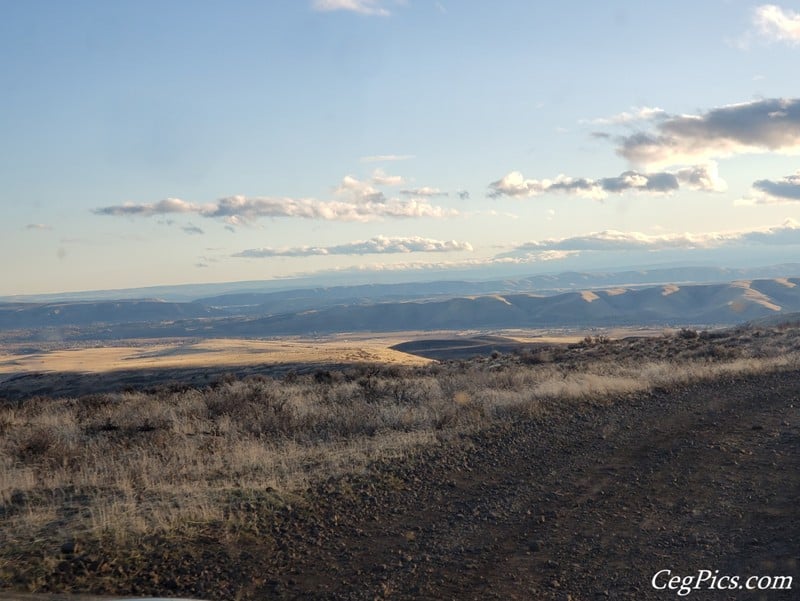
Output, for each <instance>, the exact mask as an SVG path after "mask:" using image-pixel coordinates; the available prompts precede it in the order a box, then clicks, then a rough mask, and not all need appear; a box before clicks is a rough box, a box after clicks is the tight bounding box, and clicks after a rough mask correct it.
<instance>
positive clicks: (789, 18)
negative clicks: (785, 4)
mask: <svg viewBox="0 0 800 601" xmlns="http://www.w3.org/2000/svg"><path fill="white" fill-rule="evenodd" d="M754 21H755V25H756V27H757V28H758V31H759V33H761V35H763V36H765V37H767V38H769V39H770V40H775V41H779V42H789V43H790V44H800V14H798V13H796V12H794V11H792V10H788V9H783V8H781V7H780V6H776V5H774V4H765V5H763V6H759V7H758V8H756V9H755V18H754Z"/></svg>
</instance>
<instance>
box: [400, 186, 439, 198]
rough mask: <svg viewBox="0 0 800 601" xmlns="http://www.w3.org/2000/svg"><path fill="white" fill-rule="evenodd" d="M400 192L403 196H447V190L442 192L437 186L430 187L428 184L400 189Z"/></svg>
mask: <svg viewBox="0 0 800 601" xmlns="http://www.w3.org/2000/svg"><path fill="white" fill-rule="evenodd" d="M400 194H402V195H403V196H448V194H447V192H442V191H441V190H440V189H439V188H430V187H428V186H423V187H422V188H413V189H410V190H400Z"/></svg>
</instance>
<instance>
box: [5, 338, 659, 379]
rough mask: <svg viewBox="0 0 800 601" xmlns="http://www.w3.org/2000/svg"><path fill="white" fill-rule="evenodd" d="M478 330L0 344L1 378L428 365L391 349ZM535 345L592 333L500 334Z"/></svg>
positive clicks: (574, 339) (420, 358)
mask: <svg viewBox="0 0 800 601" xmlns="http://www.w3.org/2000/svg"><path fill="white" fill-rule="evenodd" d="M664 331H665V330H664V329H663V328H657V329H641V328H618V329H613V330H608V331H607V332H605V335H606V336H607V337H608V338H611V339H616V338H622V337H625V336H653V335H659V334H662V333H663V332H664ZM475 334H477V332H458V333H455V334H454V333H453V332H396V333H389V334H368V333H367V334H364V333H352V334H342V335H336V336H328V337H324V338H317V339H310V338H301V337H295V338H281V339H277V340H247V339H231V338H220V339H173V340H163V339H158V340H138V339H137V340H124V341H118V342H116V343H112V344H102V345H101V344H97V343H81V344H78V343H69V344H64V343H58V342H52V343H43V344H36V345H35V346H33V345H31V344H6V345H5V346H3V347H2V348H0V380H2V376H3V375H10V374H22V373H31V372H87V373H101V372H108V371H118V370H136V369H153V368H158V369H184V368H197V367H209V368H215V367H224V366H246V365H256V364H289V363H291V364H300V363H316V364H334V363H353V364H356V363H380V364H388V365H409V366H413V365H424V364H426V363H428V362H429V359H425V358H423V357H419V356H416V355H411V354H408V353H403V352H399V351H396V350H392V349H391V348H390V347H392V346H393V345H396V344H398V343H401V342H405V341H408V340H415V339H426V338H442V337H450V338H468V337H470V336H473V335H475ZM497 334H498V335H500V336H505V337H508V338H510V339H512V340H516V341H519V342H523V343H526V342H529V343H532V344H544V343H556V344H562V343H576V342H579V341H580V340H582V339H583V338H584V337H585V336H586V335H591V332H584V331H569V330H564V331H552V330H545V331H539V330H508V331H501V332H498V333H497Z"/></svg>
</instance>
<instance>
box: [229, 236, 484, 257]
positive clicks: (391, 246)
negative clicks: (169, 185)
mask: <svg viewBox="0 0 800 601" xmlns="http://www.w3.org/2000/svg"><path fill="white" fill-rule="evenodd" d="M471 250H472V245H471V244H470V243H469V242H459V241H457V240H433V239H431V238H421V237H419V236H412V237H386V236H376V237H374V238H370V239H369V240H360V241H357V242H349V243H347V244H339V245H336V246H295V247H291V248H270V247H267V248H252V249H248V250H243V251H241V252H239V253H236V254H235V255H233V256H234V257H248V258H264V257H310V256H327V255H370V254H398V253H403V254H405V253H419V252H454V251H471Z"/></svg>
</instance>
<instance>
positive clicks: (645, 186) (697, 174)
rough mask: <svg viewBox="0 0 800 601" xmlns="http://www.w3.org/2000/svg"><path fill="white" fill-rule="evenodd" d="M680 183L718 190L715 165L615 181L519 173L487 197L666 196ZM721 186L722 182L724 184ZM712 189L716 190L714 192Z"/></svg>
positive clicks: (623, 176) (633, 175)
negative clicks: (550, 177)
mask: <svg viewBox="0 0 800 601" xmlns="http://www.w3.org/2000/svg"><path fill="white" fill-rule="evenodd" d="M681 181H683V182H685V183H687V185H690V186H691V187H693V188H695V189H712V188H710V187H709V188H705V187H703V186H713V185H716V186H720V185H721V183H720V182H721V180H719V178H718V177H717V175H716V166H715V165H711V164H709V165H706V166H698V167H694V168H692V169H691V170H686V172H685V173H668V172H658V173H638V172H636V171H625V172H624V173H621V174H620V175H618V176H616V177H604V178H600V179H587V178H573V177H567V176H565V175H559V176H558V177H556V178H555V179H552V180H550V179H542V180H537V179H526V178H525V176H523V175H522V173H520V172H519V171H512V172H510V173H507V174H506V175H504V176H503V177H502V178H500V179H499V180H497V181H495V182H492V183H491V184H489V196H490V197H492V198H497V197H500V196H511V197H516V198H530V197H533V196H539V195H541V194H545V193H553V192H561V193H564V194H572V195H575V196H581V197H583V198H590V199H592V200H603V199H604V198H607V197H608V195H609V193H614V194H622V193H623V192H628V191H634V192H650V193H668V192H673V191H675V190H677V189H678V188H679V185H680V182H681ZM723 183H724V182H723ZM713 189H715V188H713Z"/></svg>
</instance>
